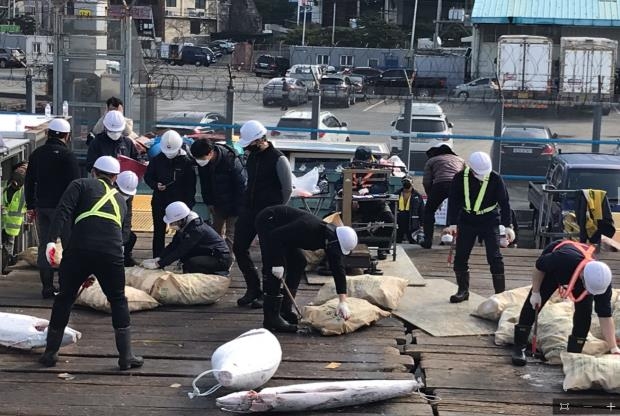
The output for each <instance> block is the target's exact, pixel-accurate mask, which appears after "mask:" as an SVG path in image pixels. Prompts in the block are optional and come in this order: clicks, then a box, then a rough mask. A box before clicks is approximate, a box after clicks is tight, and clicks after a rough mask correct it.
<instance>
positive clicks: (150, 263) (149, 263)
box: [140, 257, 159, 270]
mask: <svg viewBox="0 0 620 416" xmlns="http://www.w3.org/2000/svg"><path fill="white" fill-rule="evenodd" d="M158 261H159V257H157V258H154V259H147V260H144V261H143V262H142V264H140V266H142V267H144V268H145V269H149V270H155V269H159V264H158V263H157V262H158Z"/></svg>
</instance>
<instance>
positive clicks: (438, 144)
mask: <svg viewBox="0 0 620 416" xmlns="http://www.w3.org/2000/svg"><path fill="white" fill-rule="evenodd" d="M441 146H448V147H449V148H450V149H452V142H450V141H443V140H441V139H439V140H434V141H432V142H431V145H430V146H429V147H428V148H429V149H433V148H436V147H441Z"/></svg>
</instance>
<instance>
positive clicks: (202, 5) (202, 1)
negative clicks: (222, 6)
mask: <svg viewBox="0 0 620 416" xmlns="http://www.w3.org/2000/svg"><path fill="white" fill-rule="evenodd" d="M194 8H196V9H206V8H207V0H196V3H195V5H194Z"/></svg>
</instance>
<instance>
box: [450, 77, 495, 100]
mask: <svg viewBox="0 0 620 416" xmlns="http://www.w3.org/2000/svg"><path fill="white" fill-rule="evenodd" d="M498 91H499V88H498V86H497V80H496V79H495V78H478V79H475V80H473V81H471V82H468V83H467V84H461V85H457V86H456V87H455V88H454V91H453V92H452V95H453V96H455V97H457V98H461V99H463V100H464V99H467V98H470V97H471V98H483V99H491V98H496V97H497V94H498Z"/></svg>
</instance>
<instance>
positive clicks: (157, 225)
mask: <svg viewBox="0 0 620 416" xmlns="http://www.w3.org/2000/svg"><path fill="white" fill-rule="evenodd" d="M166 206H167V205H166V204H163V203H159V202H158V201H153V202H152V203H151V208H152V213H153V258H155V257H159V254H160V253H161V252H162V251H164V248H165V247H166V223H165V222H164V215H166Z"/></svg>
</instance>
